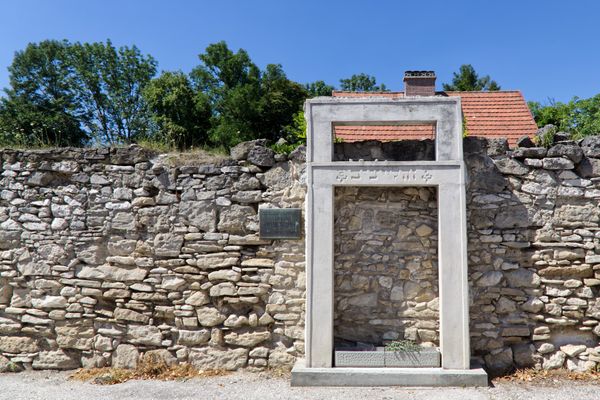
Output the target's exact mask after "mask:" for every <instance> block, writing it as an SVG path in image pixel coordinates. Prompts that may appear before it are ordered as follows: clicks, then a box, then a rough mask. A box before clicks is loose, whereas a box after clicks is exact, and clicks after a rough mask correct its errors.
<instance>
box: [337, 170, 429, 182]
mask: <svg viewBox="0 0 600 400" xmlns="http://www.w3.org/2000/svg"><path fill="white" fill-rule="evenodd" d="M386 176H390V177H392V179H393V180H394V181H397V182H404V183H423V182H424V183H429V181H430V180H431V179H433V175H432V174H431V172H429V171H428V170H423V171H422V172H421V173H419V171H417V170H416V169H413V168H411V169H409V170H408V171H392V170H389V169H372V168H366V169H363V170H359V171H350V170H340V171H338V173H337V175H336V177H335V179H336V180H337V181H338V182H340V183H344V182H357V181H360V180H363V179H368V180H370V181H378V180H379V178H380V177H386Z"/></svg>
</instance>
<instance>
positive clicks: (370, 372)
mask: <svg viewBox="0 0 600 400" xmlns="http://www.w3.org/2000/svg"><path fill="white" fill-rule="evenodd" d="M291 385H292V386H407V387H415V386H459V387H465V386H488V377H487V373H486V372H485V371H484V370H483V369H482V368H474V369H467V370H460V369H442V368H353V367H348V368H306V366H305V363H304V360H298V361H297V362H296V365H294V368H293V369H292V380H291Z"/></svg>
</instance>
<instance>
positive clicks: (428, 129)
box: [334, 124, 435, 142]
mask: <svg viewBox="0 0 600 400" xmlns="http://www.w3.org/2000/svg"><path fill="white" fill-rule="evenodd" d="M334 131H335V137H337V138H341V139H343V140H344V141H345V142H361V141H364V140H379V141H382V142H393V141H398V140H423V139H435V125H434V124H426V125H414V124H408V125H387V126H385V125H358V126H357V125H336V126H335V128H334Z"/></svg>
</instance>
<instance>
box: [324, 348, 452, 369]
mask: <svg viewBox="0 0 600 400" xmlns="http://www.w3.org/2000/svg"><path fill="white" fill-rule="evenodd" d="M335 366H336V367H376V368H377V367H405V368H406V367H410V368H427V367H430V368H435V367H440V366H441V360H440V352H439V350H438V349H436V348H423V349H422V350H421V351H418V352H416V351H406V352H403V351H385V350H384V348H378V349H377V351H339V350H338V351H336V352H335Z"/></svg>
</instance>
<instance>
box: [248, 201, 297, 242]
mask: <svg viewBox="0 0 600 400" xmlns="http://www.w3.org/2000/svg"><path fill="white" fill-rule="evenodd" d="M258 217H259V220H260V234H259V235H260V238H261V239H300V237H301V235H302V229H301V224H300V220H301V219H302V210H301V209H299V208H261V209H260V210H259V214H258Z"/></svg>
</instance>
